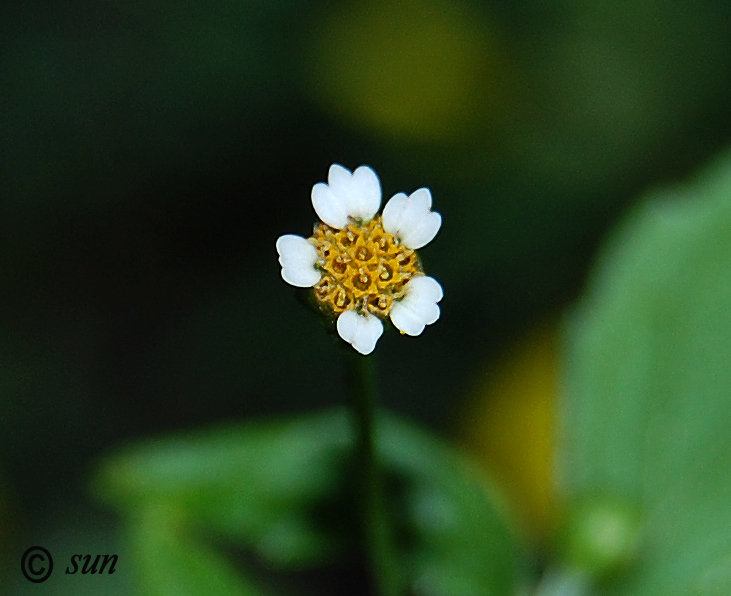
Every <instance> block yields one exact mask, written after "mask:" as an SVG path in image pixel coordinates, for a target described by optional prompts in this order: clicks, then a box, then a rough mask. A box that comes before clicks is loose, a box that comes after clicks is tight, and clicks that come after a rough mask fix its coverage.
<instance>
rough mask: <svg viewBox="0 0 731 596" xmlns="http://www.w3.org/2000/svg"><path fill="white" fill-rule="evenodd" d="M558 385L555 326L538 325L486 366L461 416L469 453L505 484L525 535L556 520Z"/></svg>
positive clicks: (539, 533)
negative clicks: (554, 438)
mask: <svg viewBox="0 0 731 596" xmlns="http://www.w3.org/2000/svg"><path fill="white" fill-rule="evenodd" d="M557 391H558V326H557V325H555V324H551V325H545V326H542V327H540V328H538V329H536V330H534V331H533V332H531V333H530V334H529V335H528V336H527V337H525V338H524V339H522V340H521V341H520V342H518V343H517V344H516V345H514V346H512V347H511V348H510V349H508V350H507V351H506V353H505V354H504V355H503V356H502V357H501V358H500V360H499V362H498V363H497V367H496V368H492V367H490V368H487V369H486V370H485V372H484V373H483V374H482V376H481V377H480V378H479V379H478V382H477V385H476V388H475V391H474V395H473V396H472V399H471V400H470V401H469V402H468V408H467V411H466V412H465V417H464V424H463V426H464V437H465V441H466V443H467V446H468V448H469V450H470V452H471V454H472V455H473V456H474V457H475V459H477V461H478V463H479V464H481V465H483V466H484V467H485V468H486V469H487V470H488V471H489V472H490V473H491V474H492V475H493V476H495V477H496V478H497V480H498V481H499V483H500V484H501V485H502V486H503V487H504V488H505V491H506V493H507V495H506V496H507V497H508V498H509V500H510V503H511V505H512V507H513V509H514V511H515V512H516V513H517V515H518V521H519V522H522V526H523V528H524V529H525V531H526V532H527V534H528V535H529V536H532V537H533V538H535V539H537V540H540V539H542V538H545V537H547V536H548V535H549V534H550V532H551V530H552V529H554V525H555V523H556V521H557V516H556V512H555V510H554V509H555V499H554V497H555V495H554V490H553V486H552V466H553V441H552V433H553V416H554V412H553V405H554V401H555V396H556V394H557Z"/></svg>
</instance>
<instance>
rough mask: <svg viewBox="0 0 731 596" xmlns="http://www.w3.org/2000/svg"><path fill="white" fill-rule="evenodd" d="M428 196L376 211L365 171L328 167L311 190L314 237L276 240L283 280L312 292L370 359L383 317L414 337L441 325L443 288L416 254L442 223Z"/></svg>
mask: <svg viewBox="0 0 731 596" xmlns="http://www.w3.org/2000/svg"><path fill="white" fill-rule="evenodd" d="M431 204H432V199H431V192H430V191H429V189H428V188H420V189H419V190H417V191H415V192H413V193H412V194H410V195H408V196H407V195H406V194H404V193H398V194H396V195H394V196H393V197H392V198H391V199H390V200H389V201H388V203H387V204H386V206H385V207H384V209H383V215H382V216H379V215H376V213H377V212H378V209H379V207H380V206H381V184H380V182H379V180H378V176H376V173H375V172H374V171H373V170H372V169H371V168H370V167H368V166H360V167H359V168H356V170H355V171H354V172H352V173H351V172H350V170H347V169H346V168H344V167H343V166H341V165H338V164H333V165H332V166H330V171H329V172H328V181H327V184H326V183H324V182H319V183H317V184H315V186H313V187H312V205H313V207H314V208H315V212H316V213H317V215H318V216H319V218H320V220H321V223H318V224H316V225H315V228H314V232H313V234H312V236H311V237H310V238H308V239H305V238H303V237H302V236H295V235H292V234H287V235H284V236H280V238H279V239H278V240H277V252H278V253H279V263H280V265H281V266H282V278H284V281H286V282H287V283H289V284H291V285H293V286H297V287H303V288H307V287H312V288H313V289H314V296H315V299H316V300H317V303H318V305H319V307H320V310H321V311H322V312H324V313H325V314H326V315H328V316H331V317H333V318H334V319H336V320H337V324H336V327H337V331H338V334H339V335H340V337H341V338H343V339H344V340H345V341H346V342H348V343H349V344H351V345H352V346H353V347H354V348H355V349H356V350H357V351H358V352H360V353H361V354H370V353H371V352H372V351H373V349H374V348H375V346H376V342H377V341H378V338H379V337H380V336H381V334H382V333H383V323H382V322H381V321H382V320H385V319H387V318H390V319H391V322H392V323H393V324H394V325H395V326H396V327H397V328H398V329H399V330H400V331H401V333H405V334H407V335H419V334H421V332H422V331H423V330H424V327H425V326H426V325H430V324H432V323H434V322H435V321H436V320H437V319H438V318H439V306H438V305H437V303H438V302H439V301H440V300H441V299H442V295H443V292H442V287H441V286H440V285H439V282H437V281H436V280H435V279H434V278H432V277H428V276H426V275H424V272H423V270H422V267H421V262H420V261H419V258H418V255H417V254H416V252H415V250H416V249H418V248H421V247H423V246H425V245H426V244H428V243H429V242H431V240H432V239H433V238H434V236H436V234H437V232H438V231H439V228H440V226H441V225H442V216H441V215H439V213H435V212H434V211H432V210H431Z"/></svg>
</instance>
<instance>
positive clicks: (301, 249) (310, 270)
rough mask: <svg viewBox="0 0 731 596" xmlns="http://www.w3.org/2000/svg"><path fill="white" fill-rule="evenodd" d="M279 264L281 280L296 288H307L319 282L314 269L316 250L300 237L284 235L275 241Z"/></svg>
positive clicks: (316, 271)
mask: <svg viewBox="0 0 731 596" xmlns="http://www.w3.org/2000/svg"><path fill="white" fill-rule="evenodd" d="M277 252H278V253H279V264H280V265H281V266H282V278H283V279H284V281H286V282H287V283H288V284H292V285H293V286H297V287H298V288H309V287H311V286H314V285H315V284H316V283H317V282H318V281H320V272H319V271H318V270H317V269H316V268H315V263H317V259H318V254H317V249H316V248H315V247H314V246H313V245H312V243H311V242H309V241H308V240H307V239H305V238H303V237H302V236H296V235H295V234H285V235H284V236H280V237H279V239H278V240H277Z"/></svg>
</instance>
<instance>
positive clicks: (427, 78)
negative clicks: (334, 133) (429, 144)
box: [308, 0, 496, 141]
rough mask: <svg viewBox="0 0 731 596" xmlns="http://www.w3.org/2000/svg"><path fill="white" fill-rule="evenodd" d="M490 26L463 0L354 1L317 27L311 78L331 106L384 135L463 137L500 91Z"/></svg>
mask: <svg viewBox="0 0 731 596" xmlns="http://www.w3.org/2000/svg"><path fill="white" fill-rule="evenodd" d="M484 25H485V22H484V16H483V15H478V14H475V13H473V11H472V10H471V9H470V7H469V6H468V5H465V4H462V3H461V2H458V1H455V0H406V1H396V0H375V1H374V2H353V3H349V4H346V5H345V6H344V7H343V8H342V9H340V10H339V11H335V12H333V13H332V14H330V15H329V16H328V17H327V18H326V19H325V21H324V22H321V23H319V24H318V26H317V27H315V28H314V30H313V35H314V37H313V39H312V41H313V44H314V51H313V64H312V70H311V71H310V72H309V73H308V77H310V82H311V83H312V88H313V90H314V93H315V95H316V97H317V100H318V102H319V103H321V104H322V105H323V106H324V107H325V108H326V109H327V110H328V111H334V112H335V113H336V114H337V115H339V116H342V117H345V118H346V119H349V120H351V121H354V122H355V124H359V125H361V126H364V127H366V128H369V129H370V130H372V131H374V132H376V133H379V134H383V135H386V136H389V137H393V138H398V139H404V140H407V141H409V140H417V141H432V140H447V139H456V138H459V136H460V135H462V134H465V133H466V132H469V131H470V130H471V129H472V128H473V127H474V121H475V119H476V118H475V117H476V113H477V111H478V110H482V113H483V114H484V108H485V103H486V101H487V102H489V101H490V97H491V94H492V93H494V87H495V85H494V80H492V79H494V78H495V76H496V75H495V74H494V73H493V74H491V73H492V71H493V70H494V68H495V66H494V64H492V62H493V61H494V57H495V54H496V52H494V51H491V46H492V45H494V39H493V36H489V35H488V34H487V33H486V30H485V26H484ZM473 132H474V131H473Z"/></svg>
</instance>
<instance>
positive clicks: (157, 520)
mask: <svg viewBox="0 0 731 596" xmlns="http://www.w3.org/2000/svg"><path fill="white" fill-rule="evenodd" d="M176 517H177V516H176V515H175V512H174V511H173V510H171V509H170V508H169V507H167V506H154V505H150V506H146V507H144V508H143V509H141V510H140V511H138V512H137V515H136V516H135V518H134V520H133V521H132V523H131V524H130V528H129V532H130V535H131V542H132V545H133V552H134V553H135V554H136V558H137V570H138V576H139V580H140V584H141V587H142V590H141V592H142V594H144V595H146V596H188V595H190V596H199V595H200V594H206V595H210V596H259V595H260V594H262V592H260V591H258V590H257V589H256V588H254V587H253V586H252V585H249V584H248V583H247V582H245V581H244V579H243V578H242V577H241V576H240V575H239V574H238V573H236V572H235V571H234V568H233V566H232V565H231V564H229V563H228V562H226V561H225V560H224V559H223V558H222V557H221V556H220V555H219V554H217V553H216V552H214V551H213V550H212V549H210V548H208V547H205V546H203V545H202V544H201V543H200V542H196V541H194V540H191V539H190V538H189V537H188V536H186V535H185V533H184V531H183V528H182V527H181V524H180V523H179V520H178V519H176Z"/></svg>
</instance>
